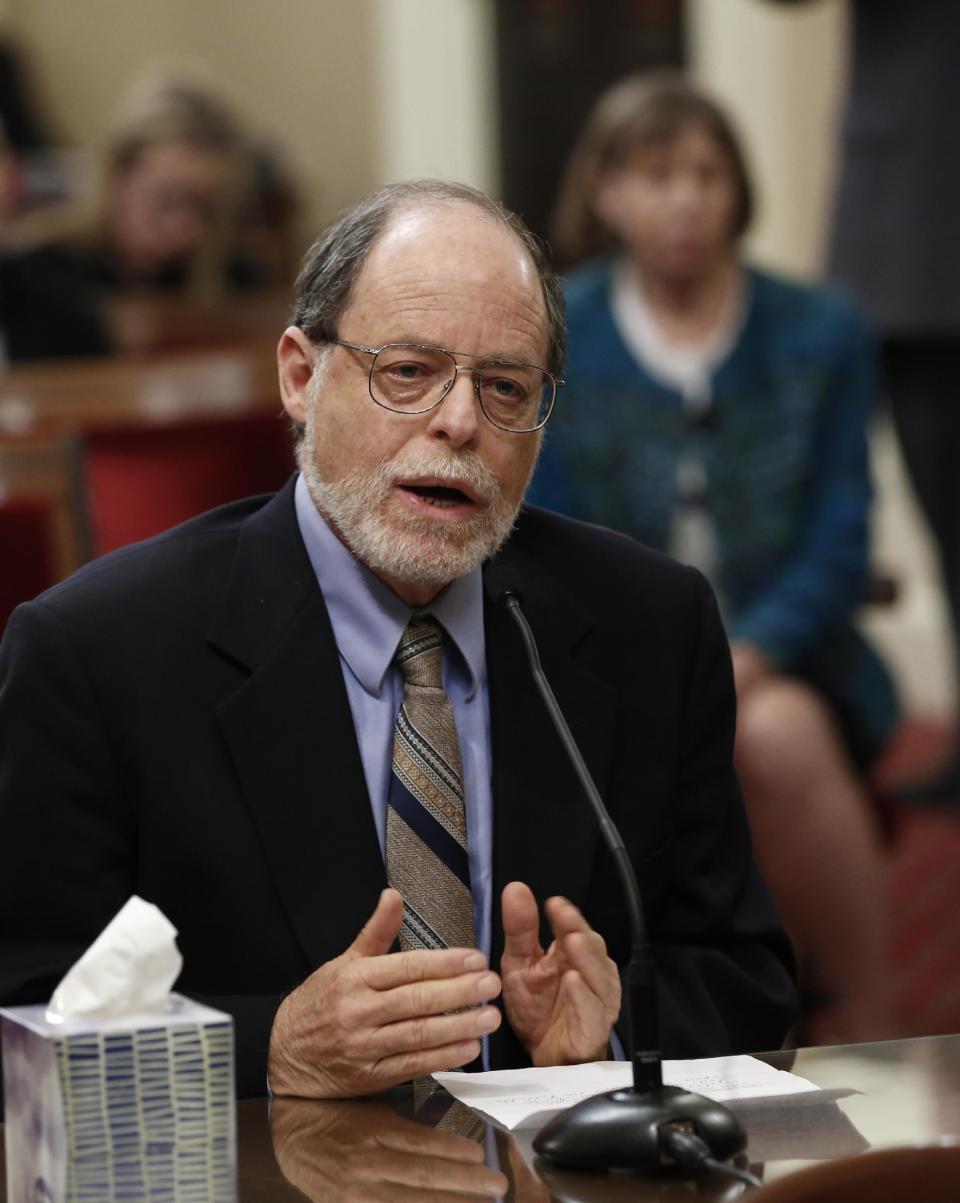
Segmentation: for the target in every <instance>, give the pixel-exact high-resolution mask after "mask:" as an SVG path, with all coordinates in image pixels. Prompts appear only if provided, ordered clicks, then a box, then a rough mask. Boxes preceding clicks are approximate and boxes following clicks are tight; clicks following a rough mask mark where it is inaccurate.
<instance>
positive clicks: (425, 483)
mask: <svg viewBox="0 0 960 1203" xmlns="http://www.w3.org/2000/svg"><path fill="white" fill-rule="evenodd" d="M337 335H338V336H339V337H340V338H343V339H347V340H348V341H350V342H354V343H360V344H362V345H364V346H367V347H380V346H382V345H383V344H385V343H396V342H406V343H425V344H430V345H432V346H438V347H444V348H447V349H449V350H451V351H453V352H459V353H461V354H459V355H457V356H456V358H457V360H458V362H460V363H463V364H466V365H470V366H474V365H476V363H477V362H478V360H476V359H474V358H472V357H473V356H479V357H482V358H484V359H486V358H489V359H498V360H512V361H516V362H522V363H531V364H538V365H544V364H545V363H546V355H547V318H546V311H545V307H544V302H543V294H542V289H541V286H540V281H539V278H538V276H537V272H536V269H535V267H534V265H533V263H532V262H531V260H530V259H529V257H528V255H527V253H526V251H525V250H524V248H523V247H522V246H521V244H520V243H519V242H518V241H517V240H516V238H515V237H514V236H513V235H511V234H510V233H509V232H508V231H506V230H504V229H503V228H502V227H500V226H498V225H496V224H495V223H494V222H493V221H491V220H490V219H489V218H487V217H485V216H484V215H483V214H482V213H481V212H480V211H479V210H477V209H475V208H474V207H473V206H471V205H468V204H460V203H448V204H444V205H431V206H429V207H425V208H421V209H417V210H413V211H408V212H402V213H401V214H400V215H398V216H397V217H395V218H394V219H393V220H392V222H391V223H390V224H389V226H388V227H387V230H386V231H385V233H384V234H382V235H381V237H380V238H379V239H378V241H377V242H376V243H375V245H374V247H373V248H372V250H371V251H370V254H369V256H368V258H367V260H366V262H365V264H364V266H363V268H362V269H361V271H360V274H359V276H358V278H357V281H356V284H355V285H354V289H353V292H352V295H351V299H350V301H349V303H348V305H347V308H346V309H345V311H344V313H343V314H342V316H341V319H340V322H339V325H338V329H337ZM305 344H306V345H305ZM466 355H469V356H470V358H466ZM308 356H309V362H310V365H311V368H312V370H311V371H310V373H309V375H308V374H307V369H306V361H307V358H308ZM461 356H463V357H461ZM280 361H281V385H282V387H283V391H284V403H285V405H286V407H287V409H288V411H289V412H290V414H291V416H293V417H294V418H295V419H296V420H297V421H300V422H303V423H304V425H305V426H306V435H305V438H304V441H303V444H302V446H301V449H300V464H301V468H302V470H303V473H304V477H305V479H306V482H307V484H308V486H309V488H310V492H311V495H312V497H313V499H314V502H315V503H316V504H317V505H318V507H319V508H320V510H321V511H322V512H323V513H324V514H325V515H326V516H327V518H328V520H330V521H331V523H332V525H333V527H334V529H335V530H336V531H337V533H338V535H339V536H340V538H341V539H343V541H344V542H345V543H346V544H347V546H348V547H350V549H351V550H352V551H353V553H354V554H355V555H356V556H357V557H358V559H360V560H361V561H363V562H364V563H366V564H367V566H368V567H370V568H371V569H372V570H373V571H374V572H376V573H377V575H379V576H380V577H382V578H383V579H384V580H386V582H387V583H388V584H389V585H390V586H391V588H393V589H394V590H395V591H396V592H397V593H398V594H399V596H401V597H402V598H404V600H406V601H407V602H409V604H411V605H425V604H426V603H427V602H428V601H429V600H430V599H431V598H432V597H433V596H434V595H435V594H436V593H437V592H438V591H439V590H440V589H441V588H442V587H443V586H444V585H446V584H448V583H449V582H450V581H451V580H453V579H455V578H456V577H458V576H462V575H464V574H465V573H467V572H469V571H470V570H471V569H473V568H474V567H476V566H477V565H478V564H480V563H481V562H482V561H483V560H484V559H485V558H486V557H487V556H488V555H490V554H492V553H493V552H494V551H495V550H496V548H497V547H498V546H499V545H500V543H501V542H502V541H503V539H504V538H506V536H507V534H509V531H510V529H511V527H512V525H513V520H514V518H515V516H516V512H517V509H518V508H519V505H520V502H521V500H522V497H523V492H524V489H525V488H526V485H527V482H528V480H529V478H530V475H531V473H532V471H533V467H534V464H535V462H536V456H537V452H538V450H539V446H540V434H539V433H528V434H515V433H511V432H508V431H504V430H500V429H498V428H497V427H495V426H493V425H492V424H491V423H490V422H488V421H487V419H486V418H485V417H484V415H483V413H482V412H481V410H480V407H479V404H478V402H477V399H476V394H475V392H474V386H473V379H474V378H473V376H472V375H471V374H470V373H466V372H464V373H460V374H459V375H458V377H457V380H456V383H455V384H454V385H453V387H452V389H451V390H450V392H449V393H448V394H447V396H446V397H445V398H444V400H443V401H442V402H441V404H440V405H439V406H437V408H435V409H433V410H431V411H429V412H427V413H422V414H403V413H395V412H392V411H390V410H387V409H384V408H382V407H381V406H379V405H377V404H375V403H374V401H373V400H372V399H371V397H370V393H369V391H368V383H367V381H368V374H369V370H370V362H371V356H369V355H367V354H365V353H363V352H358V351H354V350H351V349H349V348H346V347H341V346H330V347H328V348H326V349H325V350H324V351H323V353H322V355H321V357H320V362H319V363H316V357H315V355H314V353H313V352H312V350H311V349H309V344H307V343H306V340H305V339H304V338H303V335H302V334H301V333H300V332H299V331H296V330H294V329H291V330H289V331H287V333H286V334H285V336H284V340H283V341H282V342H281V345H280Z"/></svg>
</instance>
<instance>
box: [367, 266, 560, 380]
mask: <svg viewBox="0 0 960 1203" xmlns="http://www.w3.org/2000/svg"><path fill="white" fill-rule="evenodd" d="M497 291H498V293H499V295H490V290H489V289H487V288H485V289H484V290H483V291H479V290H477V291H475V290H467V292H468V295H467V296H466V297H465V296H464V290H463V289H462V288H458V287H456V285H454V284H452V283H450V282H448V281H443V280H439V281H436V282H432V281H430V280H428V279H427V278H425V277H424V276H423V275H419V276H416V277H413V276H411V280H410V282H409V286H408V283H407V282H406V281H399V280H391V281H388V282H386V284H384V285H378V284H371V286H369V287H368V288H364V289H359V290H358V292H357V294H356V295H355V296H354V299H353V300H352V301H351V303H350V304H349V305H348V307H347V310H346V311H345V313H344V317H345V318H346V320H347V321H348V322H349V323H350V326H351V329H353V327H354V325H358V326H361V327H362V329H361V330H360V331H359V333H358V335H357V336H358V337H362V338H364V339H370V340H372V341H374V342H376V343H378V344H381V343H384V342H412V343H429V344H430V345H433V346H446V342H445V341H444V339H443V337H442V336H438V333H437V332H438V331H439V329H440V328H441V327H445V328H447V329H451V330H452V328H454V327H460V328H466V327H469V328H470V335H469V337H470V338H475V339H477V340H479V343H480V344H481V345H478V346H476V347H474V346H456V347H451V348H450V349H451V350H458V351H463V352H464V353H469V354H473V353H474V351H476V353H477V354H478V356H479V357H480V358H500V359H515V360H518V361H520V362H530V357H531V355H533V356H534V357H537V356H539V355H542V354H543V353H544V352H545V350H546V343H547V321H546V311H545V307H544V305H543V301H542V298H541V297H540V296H539V295H537V296H534V297H530V296H527V297H523V296H522V295H519V296H518V294H517V293H516V291H514V290H510V289H498V290H497ZM464 302H466V304H464ZM438 319H439V321H438ZM505 330H506V331H508V332H509V342H508V343H505V342H504V331H505ZM488 331H489V333H488ZM463 338H464V336H463V335H462V334H460V335H458V340H459V341H460V342H463ZM485 338H488V339H493V340H494V341H495V343H496V345H495V346H490V345H486V344H485V343H484V339H485Z"/></svg>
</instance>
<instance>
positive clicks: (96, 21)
mask: <svg viewBox="0 0 960 1203" xmlns="http://www.w3.org/2000/svg"><path fill="white" fill-rule="evenodd" d="M4 8H5V9H6V17H5V18H4V11H3V10H4ZM0 20H2V21H3V23H4V25H5V26H6V27H7V28H9V29H10V30H11V31H12V32H13V34H14V35H15V36H16V37H17V39H18V40H19V42H20V44H21V46H22V48H23V50H24V52H25V54H26V56H27V58H28V62H29V66H30V68H31V69H32V74H33V76H34V78H35V82H36V86H37V91H38V94H39V99H40V100H41V101H42V103H43V105H44V108H45V110H46V112H47V114H48V115H49V118H50V120H51V122H52V123H53V127H54V129H55V130H56V131H57V132H58V133H59V134H60V135H61V136H62V137H63V138H65V139H66V140H67V141H69V142H70V143H72V144H75V145H77V146H80V147H84V148H88V147H93V146H95V145H96V143H97V141H98V140H99V139H100V138H101V137H102V136H103V133H104V130H105V128H106V126H107V123H108V120H109V115H110V113H111V110H112V108H113V106H114V104H115V103H116V100H117V98H118V97H120V96H121V95H122V94H123V92H124V90H125V89H126V88H127V87H128V86H129V85H130V83H131V81H133V80H134V79H135V78H136V77H137V75H138V74H139V73H140V72H141V71H143V70H144V69H145V68H147V67H148V66H149V65H151V64H153V63H155V62H158V61H159V62H161V63H163V62H168V63H176V62H178V61H186V62H187V64H190V63H192V64H193V65H194V66H195V67H197V68H200V69H202V70H203V71H205V72H206V73H207V75H208V76H209V78H210V79H211V81H212V82H213V83H214V84H215V85H217V86H218V88H219V89H220V91H221V92H222V93H223V94H224V95H225V96H226V97H227V98H228V99H229V100H230V101H231V102H232V103H233V104H234V105H235V106H236V108H237V110H238V111H239V113H240V115H241V116H242V117H243V118H244V120H245V121H246V122H247V124H248V125H249V126H250V127H251V128H252V129H253V130H254V131H256V132H257V133H259V134H261V135H263V136H266V137H268V138H270V139H273V140H274V141H276V142H277V143H279V144H280V145H281V146H283V147H284V149H285V151H286V154H287V157H288V160H289V163H290V165H291V167H292V168H293V171H294V173H295V176H296V178H297V179H298V180H299V182H300V184H301V188H302V193H303V198H304V203H305V206H304V207H305V212H304V222H303V225H304V237H307V236H312V235H313V234H315V233H316V232H317V231H318V230H319V229H320V228H321V227H322V225H323V224H324V223H325V222H326V221H327V220H328V219H329V218H330V217H331V216H332V215H333V214H334V213H336V212H337V211H338V210H339V209H340V208H342V207H343V206H344V205H345V204H348V203H349V202H350V201H352V200H354V199H355V198H356V197H358V196H360V195H362V194H363V193H365V192H367V191H369V190H370V189H371V188H373V187H376V186H377V185H378V184H380V183H382V182H384V181H385V180H388V179H396V178H401V177H404V176H408V175H411V174H421V173H427V172H429V173H435V174H440V175H451V176H455V177H457V178H461V179H467V180H469V181H470V182H473V183H477V184H479V185H481V186H485V187H493V186H494V184H495V162H496V147H495V142H494V134H493V130H494V113H493V105H492V96H493V92H492V88H491V87H490V85H489V79H490V78H491V76H492V70H493V66H492V56H491V50H490V47H491V44H492V38H491V26H492V8H491V7H490V4H489V0H270V2H269V3H267V0H0Z"/></svg>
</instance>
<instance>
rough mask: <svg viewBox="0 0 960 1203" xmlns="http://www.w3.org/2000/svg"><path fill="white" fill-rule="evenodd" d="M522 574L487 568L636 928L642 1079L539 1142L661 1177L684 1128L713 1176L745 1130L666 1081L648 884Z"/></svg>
mask: <svg viewBox="0 0 960 1203" xmlns="http://www.w3.org/2000/svg"><path fill="white" fill-rule="evenodd" d="M519 580H520V578H519V574H518V573H517V572H516V570H515V569H514V568H513V566H512V565H511V564H510V563H509V561H507V560H503V559H498V560H496V561H494V562H493V563H491V564H490V565H488V567H487V569H486V570H485V572H484V586H485V589H486V594H487V598H488V599H489V600H490V601H491V602H492V603H493V604H494V605H495V606H503V607H505V609H506V610H507V612H508V613H509V614H510V616H511V618H512V619H513V620H514V622H515V623H516V624H517V627H518V628H519V630H520V635H521V638H522V640H523V644H524V647H525V648H526V652H527V658H528V660H529V663H530V671H531V673H532V675H533V679H534V683H535V684H536V686H537V689H538V690H539V692H540V696H541V698H542V699H543V703H544V705H545V707H546V709H547V713H548V714H549V715H550V718H551V720H552V722H553V725H554V727H555V729H556V732H557V735H558V736H559V737H560V741H561V742H562V744H563V747H564V750H565V751H566V753H567V756H568V757H569V759H570V763H571V764H572V765H573V769H574V771H575V773H576V775H577V777H578V778H579V780H580V784H581V786H582V787H583V792H584V793H585V795H586V797H587V801H588V802H589V803H590V806H591V808H592V809H593V812H594V814H595V815H596V818H597V822H598V823H599V824H600V830H601V832H602V834H603V838H604V840H605V841H606V844H607V847H608V848H609V850H610V854H611V856H612V857H613V860H614V864H615V865H616V867H617V872H618V874H619V876H620V881H621V884H622V886H623V892H624V896H625V898H626V903H627V914H628V916H629V920H630V934H631V946H630V960H629V962H628V964H627V968H626V974H625V978H626V995H627V1000H626V1001H627V1016H628V1022H629V1039H630V1059H631V1063H632V1066H633V1085H632V1086H630V1087H628V1088H626V1089H624V1090H612V1091H609V1092H608V1093H606V1094H598V1095H594V1096H593V1097H592V1098H588V1099H583V1100H582V1101H581V1102H579V1103H577V1104H575V1105H574V1106H573V1107H570V1108H568V1109H567V1110H566V1111H564V1112H562V1113H561V1114H560V1115H557V1116H555V1117H554V1118H553V1119H552V1120H550V1122H549V1123H548V1124H546V1125H545V1127H544V1128H543V1129H542V1130H541V1131H540V1132H539V1134H538V1135H537V1137H536V1139H535V1140H534V1142H533V1148H534V1150H535V1152H536V1153H538V1154H539V1155H540V1156H541V1157H543V1158H544V1159H545V1160H546V1161H549V1162H554V1163H555V1164H557V1165H562V1166H567V1167H569V1168H571V1169H579V1170H587V1171H602V1170H607V1169H612V1168H622V1169H632V1170H646V1171H648V1172H654V1173H657V1172H664V1171H670V1170H675V1169H676V1168H677V1167H678V1166H679V1167H680V1169H681V1170H682V1171H684V1172H689V1171H690V1170H691V1169H692V1166H693V1164H694V1161H693V1160H691V1159H690V1158H689V1157H684V1156H683V1155H682V1153H681V1145H682V1143H683V1140H684V1134H692V1136H693V1137H694V1138H695V1139H698V1141H700V1142H702V1156H701V1157H700V1159H699V1161H697V1162H696V1164H697V1165H698V1167H699V1170H700V1172H706V1170H707V1168H709V1167H708V1166H707V1165H706V1164H705V1162H707V1161H711V1160H712V1161H713V1162H714V1166H716V1161H717V1160H720V1161H723V1160H725V1159H726V1158H728V1157H732V1156H734V1155H735V1154H736V1153H739V1152H740V1151H741V1150H742V1149H743V1148H744V1147H745V1146H746V1143H747V1136H746V1132H745V1131H744V1130H743V1127H742V1125H741V1124H740V1121H739V1120H738V1119H737V1118H736V1116H735V1115H734V1114H733V1113H732V1112H731V1111H730V1110H728V1108H726V1107H724V1106H723V1105H722V1104H721V1103H717V1102H714V1100H713V1099H708V1098H705V1097H704V1096H703V1095H699V1094H693V1093H691V1092H690V1091H687V1090H684V1089H682V1087H679V1086H665V1085H664V1084H663V1073H662V1056H661V1053H660V1048H659V1034H660V1022H659V1016H658V1013H657V983H656V971H655V966H654V961H653V954H652V951H651V948H650V942H649V940H648V939H647V925H646V921H645V915H644V909H643V901H642V899H641V896H640V888H639V886H638V885H637V878H636V874H635V873H634V871H633V865H632V864H631V862H630V857H629V854H628V852H627V849H626V846H625V845H624V842H623V838H622V836H621V835H620V832H619V831H618V830H617V827H616V824H615V823H614V822H613V819H611V817H610V815H609V813H608V811H607V808H606V806H605V805H604V803H603V799H602V798H601V797H600V791H599V790H598V789H597V787H596V784H595V782H594V780H593V777H592V776H591V775H590V770H589V769H588V768H587V765H586V762H585V761H584V759H583V756H582V755H581V753H580V749H579V748H578V747H577V743H576V741H575V740H574V738H573V735H572V733H571V731H570V728H569V726H568V724H567V720H566V719H565V718H564V715H563V711H562V710H561V709H560V705H559V703H558V702H557V699H556V696H555V695H554V692H553V689H552V688H551V686H550V682H549V681H548V680H547V677H546V674H545V673H544V671H543V667H542V665H541V663H540V653H539V651H538V649H537V643H536V640H535V639H534V635H533V631H532V630H531V629H530V624H529V623H528V622H527V619H526V616H525V615H524V613H523V610H522V609H521V607H520V601H521V596H522V595H521V590H520V585H519ZM678 1134H679V1137H678ZM687 1143H689V1141H688V1142H687Z"/></svg>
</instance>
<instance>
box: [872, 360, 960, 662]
mask: <svg viewBox="0 0 960 1203" xmlns="http://www.w3.org/2000/svg"><path fill="white" fill-rule="evenodd" d="M883 362H884V371H885V376H886V381H885V383H886V390H887V396H888V397H889V400H890V407H891V410H892V412H893V420H894V425H895V426H896V430H897V436H898V438H899V440H900V447H901V450H902V452H903V458H904V462H905V463H906V466H907V471H908V473H909V475H910V480H911V483H912V484H913V488H914V491H915V493H916V495H917V499H918V501H919V502H920V507H921V509H922V510H923V513H924V516H925V517H926V519H927V522H928V524H929V526H930V530H931V531H932V533H933V537H934V540H935V542H936V547H937V552H938V554H939V558H940V569H941V573H942V576H943V585H944V589H945V591H946V595H947V602H948V605H949V610H950V619H951V625H952V627H953V637H954V642H955V650H956V655H957V657H958V659H957V661H956V662H955V675H956V679H957V683H958V686H960V336H958V337H957V338H948V337H947V338H937V339H932V338H931V339H919V338H917V339H906V338H898V339H888V340H887V342H886V343H885V344H884V347H883Z"/></svg>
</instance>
